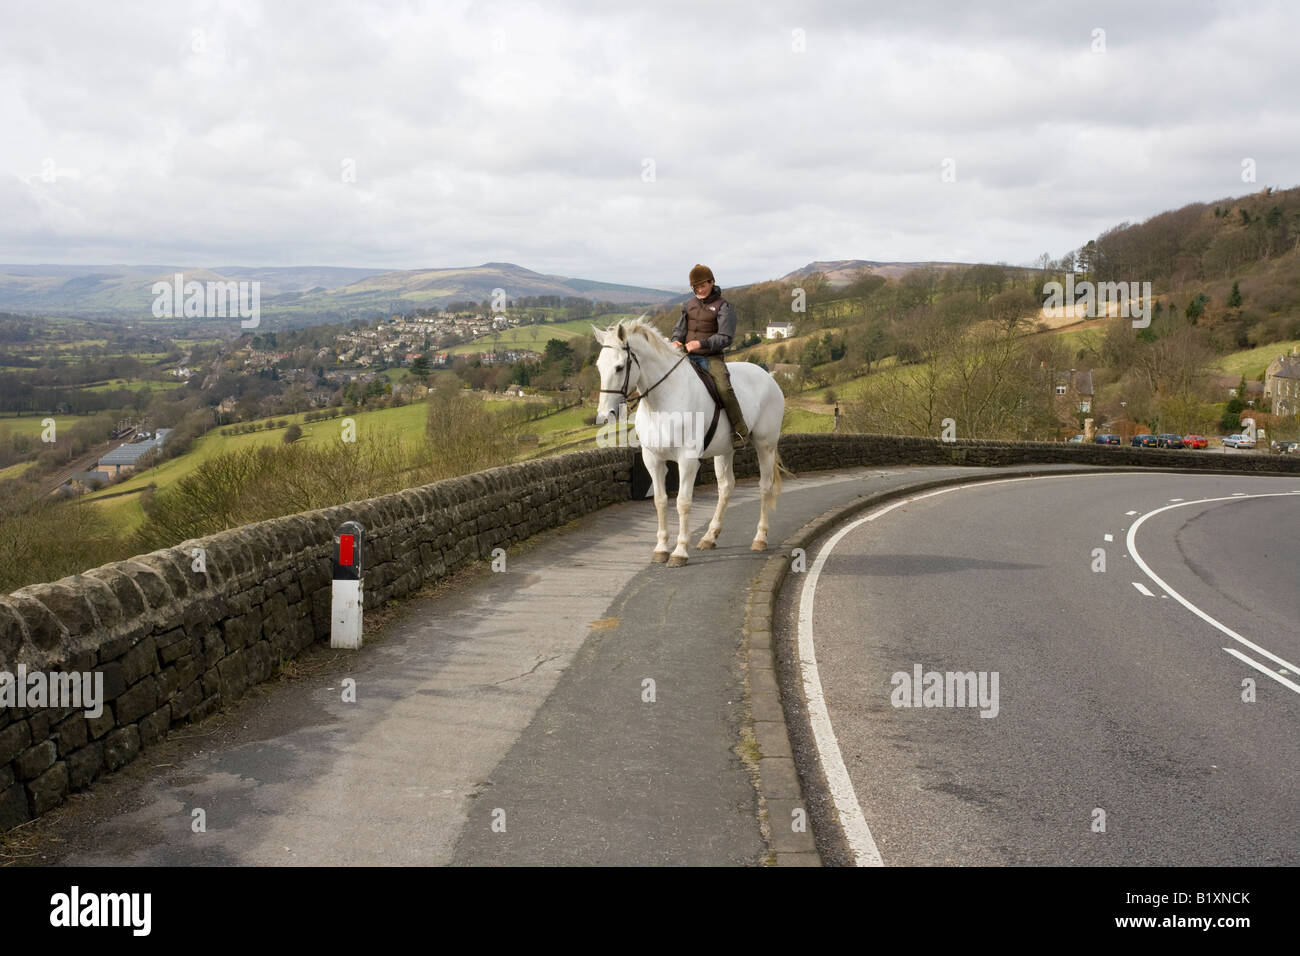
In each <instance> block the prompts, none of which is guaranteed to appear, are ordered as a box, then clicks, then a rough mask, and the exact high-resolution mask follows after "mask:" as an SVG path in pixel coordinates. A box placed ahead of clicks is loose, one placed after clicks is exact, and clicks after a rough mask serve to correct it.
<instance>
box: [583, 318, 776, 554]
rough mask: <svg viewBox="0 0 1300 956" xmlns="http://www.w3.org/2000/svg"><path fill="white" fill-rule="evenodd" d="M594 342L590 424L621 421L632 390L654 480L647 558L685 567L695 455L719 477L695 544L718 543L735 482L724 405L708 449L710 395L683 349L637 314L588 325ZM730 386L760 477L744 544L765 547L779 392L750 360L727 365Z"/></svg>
mask: <svg viewBox="0 0 1300 956" xmlns="http://www.w3.org/2000/svg"><path fill="white" fill-rule="evenodd" d="M592 328H593V329H595V332H596V340H597V341H598V342H600V346H601V348H600V357H599V358H598V359H597V360H596V368H597V369H598V370H599V371H600V403H599V405H598V406H597V410H596V423H597V424H600V425H603V424H605V423H606V422H608V421H609V420H610V419H611V418H616V419H620V424H621V419H622V418H623V413H622V412H621V406H622V405H623V404H624V403H625V402H626V401H627V399H628V398H629V397H630V396H631V392H632V390H633V389H636V391H637V393H638V398H639V402H640V404H639V405H638V406H637V410H636V433H637V439H638V440H639V441H640V443H641V460H642V461H644V462H645V466H646V470H647V471H649V472H650V477H651V479H652V480H653V481H654V495H655V510H656V511H658V513H659V538H658V541H657V542H656V544H655V550H654V555H653V560H654V561H657V562H661V563H662V562H667V564H668V566H669V567H670V568H678V567H681V566H682V565H684V564H685V563H686V561H687V558H688V557H689V555H688V553H687V550H686V548H687V545H688V544H689V542H690V515H691V499H692V496H693V493H694V488H695V475H696V473H697V472H698V471H699V467H700V459H701V458H712V459H713V470H714V473H715V474H716V475H717V478H718V507H717V509H716V510H715V511H714V512H713V520H712V521H710V522H709V530H708V531H707V532H705V534H704V537H702V538H701V539H700V542H699V545H698V547H700V548H713V547H716V546H717V540H718V533H719V532H720V531H722V515H723V513H724V512H725V511H726V510H727V501H728V500H729V499H730V498H731V491H732V489H733V488H734V487H735V486H736V477H735V474H734V473H733V471H732V458H733V456H734V455H735V450H734V449H733V448H732V446H731V431H732V429H731V424H730V420H729V419H728V417H727V413H726V411H725V410H724V411H721V412H719V415H718V427H717V430H716V431H715V432H714V435H713V437H712V440H711V441H710V442H709V444H708V447H706V448H702V447H701V446H702V445H703V443H704V437H705V433H706V432H707V430H708V426H709V423H710V422H711V421H712V419H713V409H714V401H713V398H712V397H711V396H710V395H709V393H708V390H707V389H706V388H705V387H704V383H703V382H701V381H700V379H699V376H698V375H697V374H696V372H695V369H693V368H690V366H689V360H688V359H686V358H685V355H686V353H684V352H679V351H677V350H676V349H674V348H673V347H672V345H671V344H670V343H669V341H668V339H666V338H665V337H664V335H663V333H661V332H660V331H659V330H658V329H656V328H655V327H654V326H653V325H651V324H650V323H648V322H646V321H645V317H644V316H642V317H640V318H637V319H633V320H631V321H623V322H620V323H618V324H617V325H613V326H610V327H609V328H608V329H605V330H604V331H602V330H600V329H597V328H596V327H595V326H592ZM727 370H728V372H729V373H730V375H731V385H732V388H733V389H734V390H735V393H736V400H737V401H738V402H739V403H740V412H741V414H742V415H744V416H745V423H746V424H747V425H748V426H749V433H750V440H751V441H752V442H753V443H754V447H755V449H756V451H757V453H758V466H759V473H760V479H759V483H758V490H759V501H760V508H759V518H758V531H757V533H756V534H755V535H754V542H753V544H751V545H750V549H751V550H753V551H763V550H765V549H766V548H767V528H768V513H769V512H770V511H771V510H772V509H773V508H775V507H776V501H777V498H778V497H779V496H780V494H781V470H782V469H783V467H784V466H783V465H782V464H781V458H780V455H778V454H777V448H776V445H777V440H778V439H779V438H780V436H781V420H782V419H783V418H784V417H785V396H784V395H783V394H782V393H781V388H780V386H778V385H777V384H776V381H775V380H774V379H773V378H772V376H771V375H769V374H768V373H767V372H765V371H763V369H761V368H760V367H759V366H757V365H754V364H752V363H750V362H731V363H729V364H728V366H727ZM669 459H672V460H673V461H676V462H677V474H678V477H679V479H680V481H679V484H678V489H677V518H678V529H677V547H676V548H675V549H674V550H673V552H672V554H671V556H670V555H669V553H668V516H667V505H668V492H667V491H666V490H665V481H664V479H665V477H666V476H667V473H668V461H669Z"/></svg>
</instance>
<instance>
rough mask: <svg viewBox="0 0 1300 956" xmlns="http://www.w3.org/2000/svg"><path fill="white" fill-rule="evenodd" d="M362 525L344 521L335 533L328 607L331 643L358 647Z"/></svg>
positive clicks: (351, 647) (361, 594) (361, 598)
mask: <svg viewBox="0 0 1300 956" xmlns="http://www.w3.org/2000/svg"><path fill="white" fill-rule="evenodd" d="M364 535H365V529H364V528H362V527H361V525H359V524H357V523H356V522H355V521H345V522H343V524H341V525H339V530H338V531H336V532H335V533H334V587H333V594H332V601H331V607H330V647H341V648H345V649H347V650H353V651H355V650H359V649H360V647H361V605H362V603H363V601H364V599H365V593H364V591H363V588H362V557H361V555H362V548H361V543H362V538H363V536H364Z"/></svg>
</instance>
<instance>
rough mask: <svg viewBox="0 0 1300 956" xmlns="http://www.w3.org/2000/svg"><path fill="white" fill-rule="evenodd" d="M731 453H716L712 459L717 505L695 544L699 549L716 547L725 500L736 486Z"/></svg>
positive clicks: (725, 507) (725, 508)
mask: <svg viewBox="0 0 1300 956" xmlns="http://www.w3.org/2000/svg"><path fill="white" fill-rule="evenodd" d="M732 457H733V456H732V455H731V454H726V455H717V456H716V457H714V459H713V473H714V474H715V475H716V476H717V478H718V506H717V507H716V508H715V509H713V520H712V521H710V522H709V530H708V531H706V532H705V533H704V537H702V538H700V543H699V544H697V545H696V547H697V548H700V549H708V548H716V547H717V546H718V535H719V534H721V533H722V516H723V515H724V514H725V513H726V511H727V502H728V501H730V500H731V492H732V489H734V488H735V487H736V474H735V472H734V471H733V470H732Z"/></svg>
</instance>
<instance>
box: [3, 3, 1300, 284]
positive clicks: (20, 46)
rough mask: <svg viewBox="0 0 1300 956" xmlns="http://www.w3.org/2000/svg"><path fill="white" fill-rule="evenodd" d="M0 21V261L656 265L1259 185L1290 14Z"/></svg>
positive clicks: (646, 273) (678, 13) (918, 253)
mask: <svg viewBox="0 0 1300 956" xmlns="http://www.w3.org/2000/svg"><path fill="white" fill-rule="evenodd" d="M7 21H8V22H7V24H6V30H5V31H4V33H3V34H0V123H3V124H4V128H5V129H6V131H7V134H8V138H9V139H10V142H9V144H8V148H7V149H6V151H5V154H4V156H3V157H0V213H3V214H5V222H6V227H5V229H4V230H3V231H0V259H3V260H5V261H20V262H121V261H155V262H176V263H181V264H185V263H193V264H195V265H202V264H212V263H215V262H224V263H234V262H239V263H246V264H250V265H253V264H259V265H291V264H320V265H354V266H371V267H391V268H421V267H434V266H452V265H472V264H477V263H479V262H483V261H506V260H508V261H514V262H518V263H519V264H521V265H525V266H527V267H529V268H533V269H537V270H538V271H541V272H549V273H557V274H566V275H576V276H583V277H591V278H599V279H605V280H608V281H614V282H626V283H637V284H650V285H660V286H663V285H668V286H671V287H677V286H681V285H683V284H684V279H683V278H682V274H683V272H684V268H685V267H688V266H689V265H690V264H692V263H694V262H696V261H704V262H708V263H710V264H711V265H712V266H713V268H714V269H715V271H716V272H718V274H719V276H720V277H721V276H722V275H724V274H726V275H730V276H731V279H730V282H731V283H732V284H736V283H738V282H748V281H753V280H758V279H764V278H771V277H773V276H775V275H779V274H782V273H784V272H786V271H788V270H789V269H792V268H795V267H797V266H800V265H802V264H804V263H805V262H808V261H810V260H813V259H819V258H847V257H860V258H869V259H892V260H916V259H954V260H969V261H980V260H982V261H1009V262H1013V263H1015V262H1029V261H1031V260H1032V259H1033V258H1034V257H1035V256H1037V255H1038V254H1039V253H1041V252H1044V251H1047V252H1050V253H1051V254H1053V255H1054V256H1056V255H1060V254H1062V253H1064V252H1065V251H1066V250H1068V249H1070V248H1074V247H1077V246H1078V245H1080V244H1081V243H1083V242H1084V241H1086V240H1087V239H1088V238H1090V237H1092V236H1095V235H1096V234H1098V233H1099V232H1101V231H1103V230H1104V229H1107V228H1109V227H1111V226H1113V225H1115V224H1117V223H1119V222H1121V221H1124V220H1141V219H1144V218H1147V217H1149V216H1151V215H1154V214H1155V213H1157V212H1159V211H1161V210H1163V209H1167V208H1173V207H1176V206H1179V205H1182V204H1184V203H1187V202H1191V201H1198V200H1205V201H1208V200H1213V199H1217V198H1221V197H1224V196H1229V195H1236V194H1241V193H1245V192H1250V191H1253V190H1255V189H1258V188H1262V186H1264V185H1274V186H1279V187H1285V186H1290V185H1293V184H1295V182H1296V180H1297V175H1296V161H1295V157H1296V156H1297V155H1300V149H1298V148H1297V147H1300V141H1298V140H1300V123H1297V121H1296V120H1297V112H1298V111H1300V106H1297V105H1296V103H1295V102H1294V97H1293V95H1292V91H1293V90H1294V89H1296V88H1297V86H1298V85H1300V84H1298V83H1297V80H1298V79H1300V77H1298V76H1297V72H1298V68H1297V67H1296V65H1295V58H1294V57H1293V56H1292V54H1291V51H1290V49H1289V46H1290V44H1291V43H1292V38H1293V37H1294V35H1295V33H1296V27H1297V26H1300V15H1297V13H1295V12H1293V9H1292V7H1290V6H1288V5H1286V4H1280V3H1264V4H1250V5H1244V4H1243V5H1238V6H1227V7H1225V6H1222V5H1219V4H1210V3H1191V4H1187V3H1177V4H1175V3H1156V4H1143V5H1137V6H1131V5H1129V4H1126V3H1120V2H1117V3H1093V4H1089V5H1086V6H1080V5H1078V4H1066V3H1058V4H1049V5H1043V4H1041V3H1024V4H1021V3H1013V4H998V5H996V7H994V8H993V9H991V10H990V9H987V8H985V7H984V6H982V5H975V4H968V3H960V2H953V3H937V2H925V3H910V4H883V3H881V4H873V5H870V6H864V5H863V4H860V3H850V2H843V3H840V2H824V3H813V4H803V5H799V6H797V7H794V6H792V7H789V8H786V9H785V10H777V9H773V8H770V7H762V8H760V9H755V8H754V7H752V6H750V5H747V4H740V3H735V4H720V5H715V6H704V7H702V6H698V5H695V4H686V3H667V4H655V5H653V7H651V6H641V5H637V6H632V7H627V8H621V9H620V8H614V9H611V8H609V7H608V6H606V5H603V4H597V3H586V2H569V3H554V4H546V5H531V4H516V3H487V4H480V3H473V4H470V3H460V4H456V3H443V2H438V3H430V4H416V3H396V2H394V3H370V4H360V5H358V4H355V3H342V2H338V3H331V2H324V3H310V4H306V3H265V4H257V3H251V2H245V3H222V4H215V3H207V2H191V3H184V2H182V3H173V4H167V5H163V6H143V5H142V6H132V5H127V6H119V5H108V6H106V5H103V4H99V3H94V2H85V3H63V4H55V5H50V4H41V5H26V6H19V7H16V8H14V9H13V10H11V11H9V13H8V14H7ZM1097 30H1102V31H1104V34H1098V33H1096V31H1097ZM796 31H802V32H801V33H799V32H796ZM1099 38H1100V39H1101V40H1103V41H1104V51H1101V50H1098V49H1097V47H1098V40H1099ZM800 44H802V45H803V49H802V51H800V50H799V49H798V47H799V45H800ZM1244 157H1251V158H1253V159H1255V160H1256V162H1257V164H1258V180H1259V181H1258V183H1254V184H1247V183H1242V181H1241V178H1240V172H1241V165H1240V164H1241V160H1242V159H1243V158H1244ZM945 161H950V162H948V163H947V165H946V166H945ZM650 163H652V164H653V177H650V176H648V175H647V173H646V171H647V169H648V168H649V166H648V164H650ZM51 164H52V168H53V169H54V170H55V171H56V172H55V174H54V175H53V176H52V177H51V176H50V175H49V174H48V170H49V169H50V168H51ZM945 168H947V169H951V170H955V173H956V175H955V179H953V181H945V180H944V178H943V176H942V175H941V173H942V171H943V170H944V169H945ZM59 171H62V173H60V172H59ZM683 264H685V265H683Z"/></svg>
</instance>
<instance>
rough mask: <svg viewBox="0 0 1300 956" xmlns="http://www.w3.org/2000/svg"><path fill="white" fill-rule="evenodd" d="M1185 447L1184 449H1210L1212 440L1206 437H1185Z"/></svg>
mask: <svg viewBox="0 0 1300 956" xmlns="http://www.w3.org/2000/svg"><path fill="white" fill-rule="evenodd" d="M1183 447H1184V448H1209V447H1210V440H1209V439H1208V438H1206V437H1205V436H1204V435H1184V436H1183Z"/></svg>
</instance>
